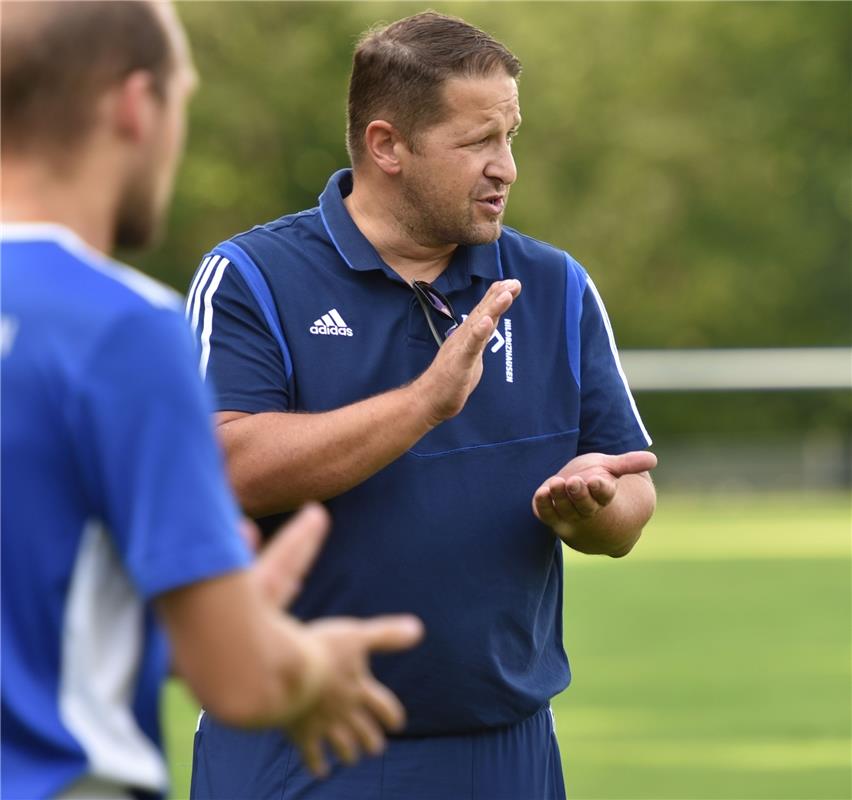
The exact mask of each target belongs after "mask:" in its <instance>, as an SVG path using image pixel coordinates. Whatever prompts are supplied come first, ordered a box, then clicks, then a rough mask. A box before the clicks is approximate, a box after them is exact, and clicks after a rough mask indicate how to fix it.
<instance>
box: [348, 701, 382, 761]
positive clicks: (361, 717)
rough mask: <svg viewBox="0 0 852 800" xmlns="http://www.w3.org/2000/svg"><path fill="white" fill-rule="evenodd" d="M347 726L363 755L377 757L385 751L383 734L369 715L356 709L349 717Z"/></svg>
mask: <svg viewBox="0 0 852 800" xmlns="http://www.w3.org/2000/svg"><path fill="white" fill-rule="evenodd" d="M349 724H350V727H351V728H352V730H353V732H354V733H355V736H356V737H357V740H358V744H359V745H360V746H361V747H362V748H363V749H364V752H365V753H369V754H370V755H371V756H377V755H379V754H380V753H381V752H382V751H383V750H384V749H385V734H384V732H383V731H382V729H381V728H380V727H379V725H377V724H376V722H375V721H374V720H373V718H372V717H371V716H370V715H369V714H366V713H364V712H363V711H361V710H360V709H356V710H354V711H353V712H352V713H351V714H350V715H349Z"/></svg>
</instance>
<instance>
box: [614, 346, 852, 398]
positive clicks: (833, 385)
mask: <svg viewBox="0 0 852 800" xmlns="http://www.w3.org/2000/svg"><path fill="white" fill-rule="evenodd" d="M621 363H622V366H623V368H624V372H625V373H626V375H627V379H628V381H629V383H630V388H631V389H633V390H635V391H645V390H647V391H702V390H703V391H708V390H719V391H745V390H762V389H787V390H801V389H850V388H852V347H801V348H798V347H797V348H770V349H725V350H622V351H621Z"/></svg>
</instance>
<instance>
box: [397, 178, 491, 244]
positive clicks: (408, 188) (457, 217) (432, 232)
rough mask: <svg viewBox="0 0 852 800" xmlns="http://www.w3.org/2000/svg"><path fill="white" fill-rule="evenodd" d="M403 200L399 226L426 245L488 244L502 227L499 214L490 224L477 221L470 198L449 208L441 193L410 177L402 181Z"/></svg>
mask: <svg viewBox="0 0 852 800" xmlns="http://www.w3.org/2000/svg"><path fill="white" fill-rule="evenodd" d="M402 201H403V202H402V208H401V209H400V211H399V216H398V218H399V220H400V222H401V224H402V226H403V227H404V228H405V230H406V232H407V233H408V235H409V236H411V238H412V239H414V241H416V242H417V243H418V244H420V245H423V246H426V247H439V246H442V245H448V244H457V245H465V246H468V247H472V246H475V245H482V244H490V243H491V242H493V241H495V240H496V239H498V238H499V236H500V233H501V231H502V229H503V215H502V214H500V216H499V217H496V218H495V219H494V222H493V223H490V224H489V223H477V222H476V221H475V220H474V210H475V205H474V201H473V200H472V199H470V198H466V199H465V203H466V205H465V206H464V207H462V208H458V209H456V208H448V207H447V205H446V203H445V201H444V198H443V197H442V196H441V194H440V192H438V191H435V189H434V187H432V186H431V184H429V182H428V181H421V180H420V179H419V178H411V177H409V178H408V179H407V180H406V181H405V182H404V183H403V185H402Z"/></svg>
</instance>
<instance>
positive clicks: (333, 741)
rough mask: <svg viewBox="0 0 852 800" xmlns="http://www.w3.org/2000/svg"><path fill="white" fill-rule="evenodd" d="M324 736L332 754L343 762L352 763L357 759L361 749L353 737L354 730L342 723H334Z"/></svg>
mask: <svg viewBox="0 0 852 800" xmlns="http://www.w3.org/2000/svg"><path fill="white" fill-rule="evenodd" d="M326 738H327V739H328V743H329V744H330V745H331V749H332V750H333V751H334V754H335V755H336V756H337V757H338V758H339V759H340V760H341V761H342V762H343V763H344V764H354V763H355V762H356V761H358V758H359V756H360V755H361V751H360V749H359V747H358V742H357V740H356V737H355V732H354V731H353V730H352V729H351V728H350V727H348V726H347V725H345V724H343V723H340V722H338V723H335V724H334V725H332V726H331V727H330V728H329V729H328V730H327V731H326Z"/></svg>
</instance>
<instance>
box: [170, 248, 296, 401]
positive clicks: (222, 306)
mask: <svg viewBox="0 0 852 800" xmlns="http://www.w3.org/2000/svg"><path fill="white" fill-rule="evenodd" d="M226 244H230V243H226ZM231 250H233V251H235V252H237V253H241V251H238V250H237V248H235V247H233V246H231ZM242 256H243V258H241V259H240V261H239V262H238V261H237V260H236V258H235V257H234V253H232V252H230V251H229V254H228V255H225V254H224V253H220V252H217V251H214V252H213V253H212V254H210V255H208V256H206V257H205V259H204V260H203V261H202V262H201V265H200V266H199V268H198V271H197V272H196V275H195V277H194V278H193V281H192V284H191V285H190V289H189V293H188V294H187V300H186V315H187V319H188V320H189V322H190V324H191V327H192V330H193V332H194V334H195V338H196V343H197V348H198V358H199V367H200V372H201V375H202V377H203V378H204V379H205V381H206V382H207V383H208V384H210V386H211V390H212V393H213V396H214V398H215V399H214V404H215V408H216V410H217V411H244V412H247V413H250V414H255V413H258V412H262V411H286V410H287V409H288V408H289V405H290V386H289V380H290V374H288V373H289V370H288V361H287V359H288V358H289V353H287V350H286V344H285V343H284V342H283V338H280V337H281V336H282V334H280V323H277V322H276V320H275V319H274V318H273V315H275V314H276V313H277V312H275V311H274V309H272V308H270V307H271V305H272V303H271V298H270V299H269V300H268V301H267V302H266V303H263V300H264V299H265V298H264V297H263V295H262V292H263V291H264V290H266V291H268V289H266V285H265V283H264V281H263V278H262V277H261V276H260V273H259V271H258V270H257V268H256V267H254V265H253V264H251V262H250V261H248V258H247V256H245V254H242ZM241 262H242V263H241ZM246 272H248V280H247V277H246V274H244V273H246ZM258 294H260V295H261V297H260V298H258ZM270 322H272V325H270ZM276 332H277V333H278V336H276Z"/></svg>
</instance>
